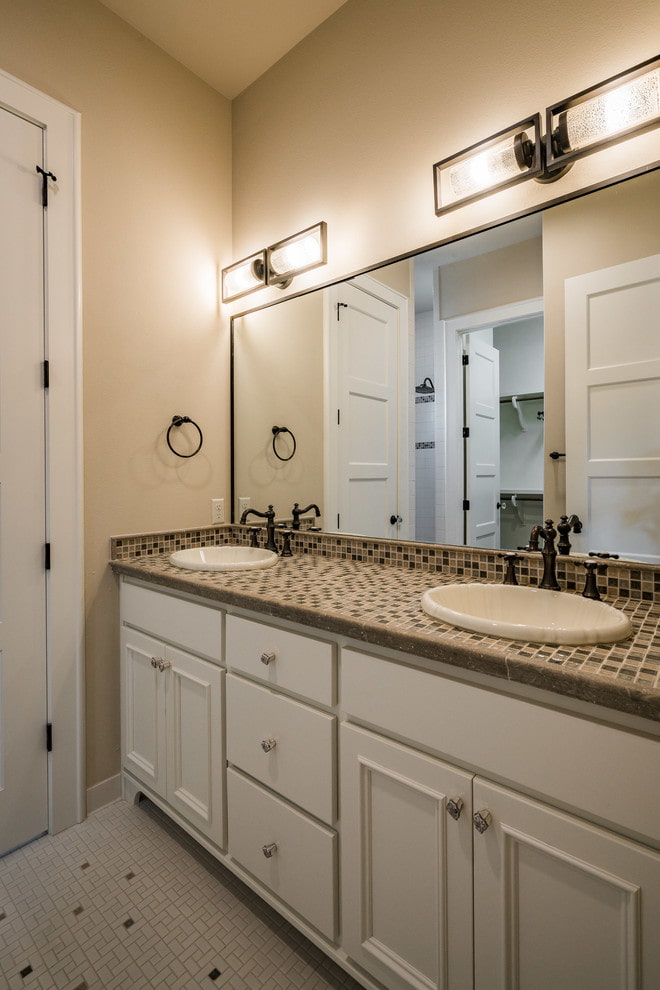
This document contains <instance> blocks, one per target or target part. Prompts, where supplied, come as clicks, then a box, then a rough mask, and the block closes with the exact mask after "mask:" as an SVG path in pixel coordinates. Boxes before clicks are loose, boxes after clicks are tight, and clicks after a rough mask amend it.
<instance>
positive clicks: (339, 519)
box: [326, 284, 406, 538]
mask: <svg viewBox="0 0 660 990" xmlns="http://www.w3.org/2000/svg"><path fill="white" fill-rule="evenodd" d="M330 313H331V321H332V322H333V324H334V325H333V331H332V332H331V338H332V345H331V354H330V366H331V367H330V381H331V385H330V393H331V396H333V397H334V399H335V405H336V409H337V420H336V438H335V443H334V444H333V445H332V447H333V449H334V451H335V455H334V457H332V458H331V460H332V461H334V463H331V465H330V469H329V472H328V474H329V478H328V482H329V484H330V485H332V486H333V488H334V492H335V497H336V504H337V512H336V515H335V514H334V513H333V514H328V519H327V526H328V529H334V528H335V526H334V523H335V522H336V529H338V530H341V531H342V532H348V533H359V534H360V535H363V536H372V537H393V538H397V537H398V538H404V537H405V532H404V531H402V530H403V529H404V527H405V526H406V522H405V520H403V519H402V515H403V513H402V512H401V511H400V509H399V491H398V449H397V448H398V418H399V401H398V394H399V374H398V361H397V357H398V350H399V311H398V310H397V309H396V308H395V307H393V306H391V305H390V304H389V303H387V302H385V301H383V300H382V299H379V298H376V297H375V296H373V295H371V294H370V293H369V292H366V291H363V290H362V289H359V288H357V287H356V286H355V285H351V284H345V285H341V286H338V287H337V288H336V289H334V290H332V292H331V309H330ZM333 314H334V320H333ZM326 502H328V504H331V500H328V499H326ZM392 520H394V521H392Z"/></svg>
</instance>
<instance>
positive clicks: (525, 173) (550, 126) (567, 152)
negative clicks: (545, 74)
mask: <svg viewBox="0 0 660 990" xmlns="http://www.w3.org/2000/svg"><path fill="white" fill-rule="evenodd" d="M545 114H546V134H545V137H542V136H541V115H540V114H534V115H533V116H532V117H528V118H527V119H526V120H522V121H520V123H518V124H514V125H513V127H508V128H506V130H503V131H498V133H497V134H494V135H493V136H492V137H489V138H486V140H484V141H479V142H478V143H477V144H473V145H471V146H470V147H469V148H466V149H465V151H460V152H459V153H458V154H456V155H451V157H449V158H445V159H443V160H442V161H441V162H437V163H436V164H435V165H434V166H433V186H434V192H435V212H436V216H440V215H441V214H443V213H447V212H449V211H450V210H455V209H456V208H457V207H459V206H463V205H464V204H465V203H471V202H474V201H475V200H477V199H482V198H483V197H484V196H488V195H490V193H492V192H497V191H498V190H500V189H505V188H506V187H507V186H511V185H514V184H515V183H517V182H523V181H524V180H525V179H535V180H536V181H537V182H554V181H555V180H556V179H558V178H560V176H562V175H564V174H565V173H566V172H567V171H568V169H569V168H571V167H572V165H573V162H574V161H575V160H576V159H577V158H581V157H583V156H584V155H590V154H591V153H592V152H594V151H598V150H600V149H601V148H604V147H606V146H607V145H610V144H616V143H618V142H619V141H622V140H624V139H625V138H628V137H631V136H632V135H633V134H639V133H641V132H642V131H646V130H650V129H651V128H652V127H656V126H658V124H660V56H656V57H655V58H652V59H649V60H648V61H647V62H642V63H641V64H640V65H637V66H635V67H634V68H632V69H628V70H626V71H625V72H622V73H620V74H619V75H617V76H612V77H611V78H609V79H606V80H605V82H603V83H600V84H599V85H598V86H592V87H591V88H589V89H585V90H583V91H582V92H581V93H578V94H577V95H576V96H571V97H570V98H569V99H567V100H562V101H561V102H560V103H555V104H554V106H551V107H547V108H546V111H545Z"/></svg>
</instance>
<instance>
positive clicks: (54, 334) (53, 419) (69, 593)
mask: <svg viewBox="0 0 660 990" xmlns="http://www.w3.org/2000/svg"><path fill="white" fill-rule="evenodd" d="M0 106H1V107H4V108H5V109H7V110H9V111H10V112H12V113H14V114H16V115H17V116H19V117H22V118H24V119H25V120H28V121H31V122H32V123H33V124H36V125H37V126H39V127H40V128H41V129H42V132H43V166H44V168H45V169H46V170H48V171H52V172H53V173H54V174H55V175H56V176H57V181H56V182H52V181H51V182H50V196H49V205H48V208H47V210H46V216H45V231H44V261H45V310H46V323H45V355H46V358H47V359H48V360H49V362H50V371H51V376H50V389H49V391H48V394H47V396H46V428H45V431H46V432H45V435H46V447H47V450H48V457H47V461H46V474H45V487H46V539H47V540H48V542H50V544H51V549H52V555H51V570H50V571H49V572H48V576H47V585H46V596H47V625H46V639H47V654H48V665H47V699H48V720H49V721H50V722H51V723H52V725H53V751H52V753H50V754H49V767H48V783H49V807H48V827H49V830H50V831H51V832H57V831H59V830H61V829H63V828H66V827H67V826H69V825H72V824H74V823H75V822H77V821H81V820H82V818H83V817H84V813H85V798H84V726H83V710H84V709H83V706H84V674H83V663H84V661H83V656H84V654H83V616H84V605H83V580H82V574H83V565H82V550H83V544H82V431H81V426H82V387H81V384H82V362H81V299H80V287H81V278H80V115H79V114H78V113H76V112H75V111H73V110H71V109H70V108H69V107H66V106H64V105H63V104H61V103H58V102H57V101H55V100H52V99H51V98H50V97H48V96H46V95H45V94H43V93H40V92H38V91H37V90H35V89H33V88H32V87H30V86H27V85H26V84H25V83H23V82H21V81H20V80H18V79H15V78H14V77H12V76H10V75H8V74H6V73H3V72H0ZM36 164H37V163H36V162H35V163H33V166H32V167H33V168H34V167H36ZM35 181H36V182H37V184H38V183H39V181H40V179H39V176H38V175H37V174H36V172H35ZM37 188H38V186H37Z"/></svg>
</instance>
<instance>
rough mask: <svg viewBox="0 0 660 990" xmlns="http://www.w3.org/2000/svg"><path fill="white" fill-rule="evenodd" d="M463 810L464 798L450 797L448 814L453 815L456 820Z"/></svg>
mask: <svg viewBox="0 0 660 990" xmlns="http://www.w3.org/2000/svg"><path fill="white" fill-rule="evenodd" d="M462 810H463V799H462V798H450V800H449V801H447V814H448V815H451V817H452V818H453V819H454V821H455V822H457V821H458V819H459V818H460V817H461V811H462Z"/></svg>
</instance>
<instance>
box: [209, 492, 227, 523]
mask: <svg viewBox="0 0 660 990" xmlns="http://www.w3.org/2000/svg"><path fill="white" fill-rule="evenodd" d="M224 521H225V500H224V498H212V499H211V523H212V524H213V525H214V526H219V525H220V524H221V523H223V522H224Z"/></svg>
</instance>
